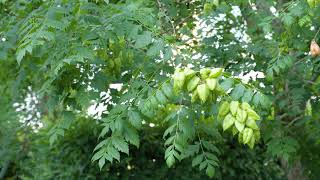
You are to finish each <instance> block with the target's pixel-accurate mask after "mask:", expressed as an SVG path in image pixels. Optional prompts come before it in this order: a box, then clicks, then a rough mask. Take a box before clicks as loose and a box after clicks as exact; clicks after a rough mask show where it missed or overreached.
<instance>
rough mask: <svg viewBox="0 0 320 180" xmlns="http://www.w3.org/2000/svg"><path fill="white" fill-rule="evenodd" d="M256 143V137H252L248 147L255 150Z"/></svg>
mask: <svg viewBox="0 0 320 180" xmlns="http://www.w3.org/2000/svg"><path fill="white" fill-rule="evenodd" d="M255 141H256V139H255V137H254V136H252V137H251V139H250V141H249V143H248V145H249V147H250V148H251V149H253V147H254V143H255Z"/></svg>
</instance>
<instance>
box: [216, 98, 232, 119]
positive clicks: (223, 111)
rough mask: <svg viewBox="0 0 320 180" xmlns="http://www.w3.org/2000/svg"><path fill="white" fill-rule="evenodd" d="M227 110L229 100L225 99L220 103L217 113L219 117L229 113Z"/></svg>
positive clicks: (228, 109) (228, 108)
mask: <svg viewBox="0 0 320 180" xmlns="http://www.w3.org/2000/svg"><path fill="white" fill-rule="evenodd" d="M229 111H230V104H229V102H227V101H225V102H223V103H222V104H221V105H220V107H219V113H218V114H219V116H220V117H224V116H225V115H227V114H228V113H229Z"/></svg>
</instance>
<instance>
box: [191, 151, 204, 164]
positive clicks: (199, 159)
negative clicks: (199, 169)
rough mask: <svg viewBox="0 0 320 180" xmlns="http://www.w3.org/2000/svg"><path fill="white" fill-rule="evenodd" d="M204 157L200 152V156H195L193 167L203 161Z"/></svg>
mask: <svg viewBox="0 0 320 180" xmlns="http://www.w3.org/2000/svg"><path fill="white" fill-rule="evenodd" d="M203 159H204V156H203V154H199V155H198V156H196V157H195V158H193V160H192V167H195V166H198V165H199V164H200V163H201V162H202V160H203Z"/></svg>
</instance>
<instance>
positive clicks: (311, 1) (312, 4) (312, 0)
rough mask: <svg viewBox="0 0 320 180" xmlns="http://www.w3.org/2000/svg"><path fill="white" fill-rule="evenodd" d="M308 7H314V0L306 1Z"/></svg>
mask: <svg viewBox="0 0 320 180" xmlns="http://www.w3.org/2000/svg"><path fill="white" fill-rule="evenodd" d="M307 2H308V4H309V6H310V7H311V8H315V7H316V1H315V0H307Z"/></svg>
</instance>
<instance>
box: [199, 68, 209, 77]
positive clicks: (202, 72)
mask: <svg viewBox="0 0 320 180" xmlns="http://www.w3.org/2000/svg"><path fill="white" fill-rule="evenodd" d="M210 72H211V70H210V69H208V68H203V69H201V70H200V75H201V78H202V79H207V78H208V77H209V74H210Z"/></svg>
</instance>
